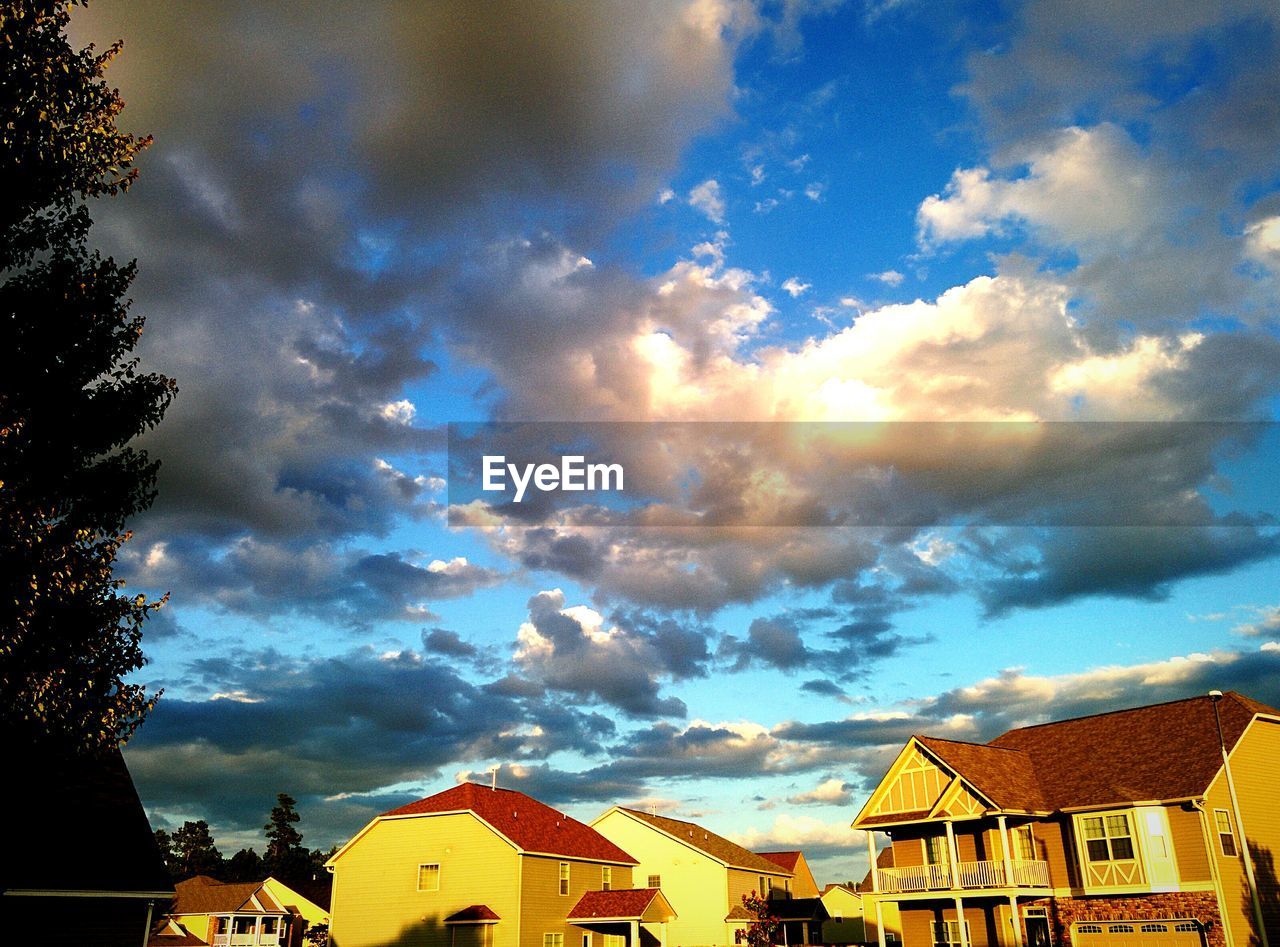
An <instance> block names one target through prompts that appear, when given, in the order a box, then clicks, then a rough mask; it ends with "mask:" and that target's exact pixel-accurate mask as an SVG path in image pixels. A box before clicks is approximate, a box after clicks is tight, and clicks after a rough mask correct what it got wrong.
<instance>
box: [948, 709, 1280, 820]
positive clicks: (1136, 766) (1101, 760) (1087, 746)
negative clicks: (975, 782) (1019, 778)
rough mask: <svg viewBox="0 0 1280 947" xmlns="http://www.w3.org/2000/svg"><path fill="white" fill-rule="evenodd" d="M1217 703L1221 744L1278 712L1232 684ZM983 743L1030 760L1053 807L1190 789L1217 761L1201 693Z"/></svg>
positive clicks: (1204, 782) (1175, 795)
mask: <svg viewBox="0 0 1280 947" xmlns="http://www.w3.org/2000/svg"><path fill="white" fill-rule="evenodd" d="M1218 709H1219V712H1220V713H1221V716H1222V732H1223V736H1224V737H1225V739H1226V744H1227V747H1228V748H1230V747H1232V746H1233V745H1234V744H1235V742H1236V741H1237V740H1239V739H1240V736H1241V734H1243V733H1244V730H1245V727H1247V726H1248V725H1249V722H1250V721H1251V720H1252V719H1253V717H1254V715H1255V714H1259V713H1265V714H1280V711H1277V710H1275V709H1274V708H1272V707H1268V706H1267V705H1266V704H1262V703H1259V702H1258V701H1256V700H1252V699H1250V698H1248V697H1245V696H1243V695H1241V694H1237V693H1236V692H1235V691H1228V692H1227V693H1226V694H1225V695H1224V696H1223V699H1222V700H1221V701H1220V702H1219V705H1218ZM991 745H992V746H997V747H1002V748H1005V749H1013V750H1017V751H1019V752H1020V753H1021V754H1024V755H1025V756H1026V757H1027V758H1029V759H1030V760H1031V763H1032V765H1033V767H1034V769H1035V774H1036V778H1037V782H1038V783H1039V786H1040V791H1041V793H1042V795H1043V798H1044V801H1045V803H1046V804H1047V805H1048V807H1050V808H1053V809H1064V808H1072V807H1076V806H1090V805H1105V804H1108V803H1112V802H1136V801H1140V800H1147V799H1185V798H1189V797H1192V796H1198V795H1201V794H1202V793H1204V791H1205V790H1206V789H1207V788H1208V787H1209V783H1210V782H1211V781H1212V780H1213V778H1214V776H1215V775H1216V774H1217V772H1218V769H1219V767H1220V766H1221V765H1222V755H1221V751H1220V749H1219V745H1218V731H1217V727H1216V725H1215V724H1214V716H1213V701H1211V700H1210V699H1209V698H1208V697H1191V698H1188V699H1185V700H1175V701H1170V702H1168V703H1164V704H1153V705H1150V706H1147V707H1134V708H1132V709H1130V710H1117V711H1112V712H1111V713H1105V714H1094V715H1093V716H1089V717H1077V718H1075V719H1074V720H1060V721H1056V722H1054V723H1045V724H1040V725H1039V726H1034V727H1022V728H1020V729H1017V730H1010V731H1009V732H1008V733H1005V734H1003V735H1001V736H999V737H997V738H996V739H994V740H992V741H991ZM966 775H967V774H966Z"/></svg>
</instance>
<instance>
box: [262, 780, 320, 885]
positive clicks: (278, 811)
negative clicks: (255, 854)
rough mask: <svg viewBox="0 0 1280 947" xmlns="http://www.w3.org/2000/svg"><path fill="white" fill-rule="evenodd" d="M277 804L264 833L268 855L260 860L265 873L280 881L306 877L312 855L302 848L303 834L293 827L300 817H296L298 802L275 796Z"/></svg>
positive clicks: (289, 797)
mask: <svg viewBox="0 0 1280 947" xmlns="http://www.w3.org/2000/svg"><path fill="white" fill-rule="evenodd" d="M276 803H277V805H276V806H275V808H273V809H272V810H271V817H270V821H268V822H267V824H266V825H265V826H263V828H264V829H266V832H267V853H266V855H265V856H264V858H263V863H264V864H265V866H266V868H267V871H268V872H269V873H270V874H272V875H279V876H281V877H282V878H298V877H307V876H308V872H309V870H310V866H311V853H310V852H308V851H307V850H306V849H305V848H303V847H302V833H301V832H299V831H298V830H297V829H295V828H294V827H293V825H294V823H295V822H298V821H299V820H300V819H301V818H302V816H300V815H298V812H297V809H295V808H294V807H295V806H297V804H298V802H297V800H296V799H294V798H293V797H292V796H290V795H289V794H288V793H287V792H282V793H279V794H278V795H277V796H276Z"/></svg>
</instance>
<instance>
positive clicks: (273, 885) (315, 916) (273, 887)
mask: <svg viewBox="0 0 1280 947" xmlns="http://www.w3.org/2000/svg"><path fill="white" fill-rule="evenodd" d="M262 887H264V888H266V889H267V893H268V894H270V895H271V897H273V898H275V899H276V901H278V902H279V903H280V904H282V905H284V906H285V908H286V909H288V910H289V911H290V912H291V913H294V914H297V915H300V916H301V917H302V919H303V920H304V921H306V922H307V926H308V927H310V926H313V925H315V924H325V923H327V922H328V920H329V912H328V911H326V910H325V909H324V908H322V907H320V905H318V904H313V903H312V902H311V901H308V900H307V899H306V898H305V897H304V896H303V895H301V894H299V893H298V892H296V891H294V890H293V889H292V888H290V887H289V886H288V885H287V884H285V883H284V882H282V881H277V880H276V879H275V878H268V879H267V880H266V881H265V882H263V884H262ZM294 923H297V922H296V921H295V922H294Z"/></svg>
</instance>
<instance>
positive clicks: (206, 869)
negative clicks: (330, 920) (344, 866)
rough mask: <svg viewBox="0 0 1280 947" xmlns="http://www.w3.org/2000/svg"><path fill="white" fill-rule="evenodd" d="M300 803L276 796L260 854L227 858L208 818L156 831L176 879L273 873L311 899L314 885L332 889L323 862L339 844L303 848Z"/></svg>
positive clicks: (246, 877)
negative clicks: (299, 827)
mask: <svg viewBox="0 0 1280 947" xmlns="http://www.w3.org/2000/svg"><path fill="white" fill-rule="evenodd" d="M297 805H298V803H297V800H295V799H294V798H293V797H292V796H290V795H289V794H288V793H284V792H282V793H280V794H279V795H277V796H276V805H275V807H274V808H273V809H272V810H271V815H270V816H269V818H268V820H267V823H266V825H264V826H263V829H264V833H263V834H264V835H265V837H266V849H265V852H264V853H263V854H261V855H259V854H258V852H257V851H256V850H255V849H253V848H242V849H240V851H238V852H236V853H235V854H234V855H232V856H231V857H230V858H224V857H223V855H222V852H220V851H219V850H218V846H217V845H215V844H214V841H213V836H212V835H211V834H210V832H209V823H208V822H206V821H204V819H200V820H198V821H194V822H191V821H188V822H184V823H183V824H182V827H181V828H178V829H174V830H173V831H172V832H166V831H165V830H164V829H157V830H156V842H157V843H158V844H159V846H160V852H161V854H163V855H164V860H165V864H166V865H167V866H168V868H169V874H170V876H171V877H172V878H173V880H174V881H183V880H185V879H187V878H192V877H194V876H195V875H209V876H210V877H213V878H217V879H218V880H219V881H262V880H263V879H264V878H266V877H268V876H271V877H273V878H277V879H279V880H280V881H283V882H284V883H285V884H287V885H290V886H292V887H295V888H298V890H299V891H301V893H302V894H305V895H307V896H308V897H311V894H310V892H311V891H313V890H314V889H315V886H316V885H320V886H321V887H323V888H327V887H328V872H326V871H325V868H324V863H325V862H326V861H327V860H328V858H329V856H330V855H332V854H333V853H334V852H335V851H336V850H337V846H334V847H333V848H331V849H329V850H328V851H323V850H321V849H318V848H317V849H308V848H306V847H304V846H303V844H302V833H301V832H299V831H298V829H297V828H296V827H295V826H296V824H297V823H298V822H299V821H300V820H301V818H302V817H301V816H300V815H299V814H298V810H297ZM313 900H314V898H313Z"/></svg>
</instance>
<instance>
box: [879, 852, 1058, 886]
mask: <svg viewBox="0 0 1280 947" xmlns="http://www.w3.org/2000/svg"><path fill="white" fill-rule="evenodd" d="M1010 866H1011V868H1012V877H1011V878H1010V877H1006V873H1005V865H1004V862H1003V861H980V862H960V863H959V878H958V879H957V880H958V881H959V882H960V883H959V884H953V883H952V877H951V866H950V865H911V866H908V867H905V868H878V869H876V881H877V882H878V886H879V889H880V891H882V892H884V893H886V894H910V893H911V892H915V891H958V890H971V889H979V890H980V889H982V888H1047V887H1049V863H1048V862H1043V861H1021V860H1018V859H1014V860H1013V861H1012V862H1011V863H1010Z"/></svg>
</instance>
